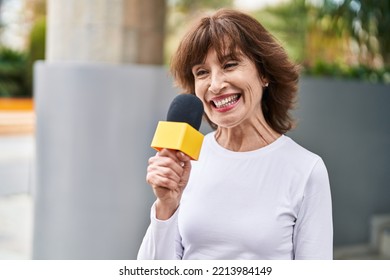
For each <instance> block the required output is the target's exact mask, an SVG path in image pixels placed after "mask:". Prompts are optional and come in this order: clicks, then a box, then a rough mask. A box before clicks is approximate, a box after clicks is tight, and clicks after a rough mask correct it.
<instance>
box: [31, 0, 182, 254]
mask: <svg viewBox="0 0 390 280" xmlns="http://www.w3.org/2000/svg"><path fill="white" fill-rule="evenodd" d="M164 2H165V1H164V0H66V1H64V0H48V5H49V6H48V31H47V32H48V34H47V35H48V40H47V60H46V61H43V62H39V63H37V64H36V65H35V71H34V99H35V111H36V123H37V128H36V147H37V149H36V168H35V169H36V170H35V177H36V179H35V188H34V192H33V195H34V202H35V203H34V238H33V255H32V257H33V259H134V258H135V257H136V255H137V251H138V248H139V246H140V243H141V241H142V238H143V235H144V233H145V231H146V228H147V226H148V224H149V210H150V206H151V204H152V202H153V201H154V199H155V198H154V196H153V192H152V191H151V189H150V186H148V185H147V184H146V181H145V176H146V166H147V160H148V158H149V157H150V156H151V155H153V154H154V153H155V151H153V149H152V148H151V147H150V142H151V140H152V137H153V133H154V130H155V129H156V125H157V122H158V120H161V119H165V115H166V110H167V108H168V106H169V103H170V101H171V100H172V98H173V96H174V95H175V94H176V92H175V90H173V88H172V81H171V80H170V79H169V78H168V75H167V73H166V69H165V67H164V66H162V65H155V64H161V63H162V53H163V50H162V45H161V44H162V40H163V34H161V30H162V29H163V26H164V23H163V22H159V24H157V23H156V21H161V20H163V17H164V15H163V14H162V11H163V10H165V9H163V5H162V4H163V3H164ZM152 3H153V4H152ZM157 4H159V5H160V6H159V5H157ZM140 63H143V64H153V65H140Z"/></svg>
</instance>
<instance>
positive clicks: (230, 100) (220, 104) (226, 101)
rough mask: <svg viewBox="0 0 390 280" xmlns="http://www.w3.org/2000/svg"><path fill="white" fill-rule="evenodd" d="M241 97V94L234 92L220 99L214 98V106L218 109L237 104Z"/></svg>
mask: <svg viewBox="0 0 390 280" xmlns="http://www.w3.org/2000/svg"><path fill="white" fill-rule="evenodd" d="M240 97H241V95H240V94H233V95H230V96H228V97H226V98H222V99H219V100H212V101H211V104H213V106H214V107H215V108H217V109H223V108H226V107H229V106H232V105H233V104H235V103H236V102H237V101H238V100H239V99H240Z"/></svg>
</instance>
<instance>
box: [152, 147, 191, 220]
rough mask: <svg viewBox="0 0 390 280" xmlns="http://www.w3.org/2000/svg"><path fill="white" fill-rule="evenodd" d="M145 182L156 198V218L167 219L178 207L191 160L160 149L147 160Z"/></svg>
mask: <svg viewBox="0 0 390 280" xmlns="http://www.w3.org/2000/svg"><path fill="white" fill-rule="evenodd" d="M148 163H149V166H148V169H147V174H146V181H147V182H148V184H150V185H151V186H152V188H153V192H154V194H155V195H156V197H157V201H156V218H157V219H159V220H167V219H169V218H170V217H171V216H172V215H173V213H175V211H176V209H177V208H178V207H179V204H180V199H181V196H182V194H183V190H184V188H185V187H186V186H187V183H188V179H189V177H190V171H191V159H190V157H188V156H187V155H185V154H183V153H182V152H178V151H174V150H169V149H162V150H161V151H160V152H158V153H157V154H156V155H155V156H153V157H151V158H150V159H149V162H148Z"/></svg>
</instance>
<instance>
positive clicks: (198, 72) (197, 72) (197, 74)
mask: <svg viewBox="0 0 390 280" xmlns="http://www.w3.org/2000/svg"><path fill="white" fill-rule="evenodd" d="M194 74H195V77H201V76H204V75H206V74H207V71H206V70H205V69H197V70H195V71H194Z"/></svg>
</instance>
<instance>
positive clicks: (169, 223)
mask: <svg viewBox="0 0 390 280" xmlns="http://www.w3.org/2000/svg"><path fill="white" fill-rule="evenodd" d="M178 212H179V211H178V210H176V212H175V213H174V214H173V215H172V217H170V218H169V219H168V220H164V221H163V220H158V219H157V218H156V205H155V203H154V204H153V206H152V209H151V211H150V220H151V222H150V225H149V227H148V229H147V231H146V234H145V236H144V239H143V241H142V243H141V246H140V249H139V251H138V255H137V259H138V260H174V259H181V258H182V254H183V248H182V246H181V238H180V234H179V231H178V225H177V218H178Z"/></svg>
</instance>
